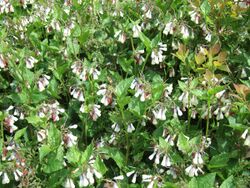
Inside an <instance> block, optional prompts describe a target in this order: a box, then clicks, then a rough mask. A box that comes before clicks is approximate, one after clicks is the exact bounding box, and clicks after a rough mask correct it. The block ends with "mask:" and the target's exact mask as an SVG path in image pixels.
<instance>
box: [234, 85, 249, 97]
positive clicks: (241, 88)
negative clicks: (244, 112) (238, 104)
mask: <svg viewBox="0 0 250 188" xmlns="http://www.w3.org/2000/svg"><path fill="white" fill-rule="evenodd" d="M234 88H235V89H236V92H237V93H238V94H240V95H242V96H243V97H244V98H246V96H247V95H248V94H249V93H250V88H249V87H248V86H246V85H244V84H234Z"/></svg>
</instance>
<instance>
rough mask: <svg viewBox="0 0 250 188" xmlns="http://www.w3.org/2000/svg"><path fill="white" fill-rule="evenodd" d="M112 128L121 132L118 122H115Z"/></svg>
mask: <svg viewBox="0 0 250 188" xmlns="http://www.w3.org/2000/svg"><path fill="white" fill-rule="evenodd" d="M111 128H112V129H113V130H114V131H115V132H117V133H118V132H120V126H119V124H118V123H114V124H113V125H112V126H111Z"/></svg>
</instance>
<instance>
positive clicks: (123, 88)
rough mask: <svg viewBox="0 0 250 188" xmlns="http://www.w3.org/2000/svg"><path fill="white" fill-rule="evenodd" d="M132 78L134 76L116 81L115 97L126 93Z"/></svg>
mask: <svg viewBox="0 0 250 188" xmlns="http://www.w3.org/2000/svg"><path fill="white" fill-rule="evenodd" d="M133 79H134V77H130V78H127V79H125V80H122V81H120V82H119V83H118V85H117V86H116V88H115V94H116V96H117V97H120V96H122V95H126V94H127V91H128V88H129V87H130V84H131V83H132V81H133Z"/></svg>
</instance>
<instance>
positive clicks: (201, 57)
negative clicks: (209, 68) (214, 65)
mask: <svg viewBox="0 0 250 188" xmlns="http://www.w3.org/2000/svg"><path fill="white" fill-rule="evenodd" d="M194 58H195V61H196V63H197V64H198V65H200V64H202V63H203V62H204V61H206V57H205V55H204V54H202V53H201V52H199V53H198V54H197V55H195V56H194Z"/></svg>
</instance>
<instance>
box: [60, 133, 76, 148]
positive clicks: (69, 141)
mask: <svg viewBox="0 0 250 188" xmlns="http://www.w3.org/2000/svg"><path fill="white" fill-rule="evenodd" d="M77 139H78V138H77V136H74V135H73V134H72V132H68V133H66V134H64V137H63V142H64V144H65V145H66V146H67V147H69V148H70V147H72V146H74V145H76V144H77Z"/></svg>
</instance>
